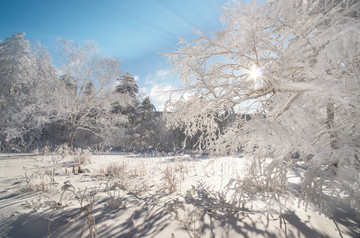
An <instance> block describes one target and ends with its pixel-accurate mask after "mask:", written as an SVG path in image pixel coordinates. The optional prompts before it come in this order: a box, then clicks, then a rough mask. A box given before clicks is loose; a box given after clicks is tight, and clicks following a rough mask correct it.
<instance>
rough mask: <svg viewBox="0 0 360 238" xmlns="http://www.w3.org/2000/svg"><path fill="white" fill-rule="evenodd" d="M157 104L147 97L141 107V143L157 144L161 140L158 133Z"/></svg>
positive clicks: (141, 145) (144, 144)
mask: <svg viewBox="0 0 360 238" xmlns="http://www.w3.org/2000/svg"><path fill="white" fill-rule="evenodd" d="M155 112H156V109H155V106H154V105H153V104H152V103H151V101H150V98H149V97H146V98H145V99H144V100H143V101H142V102H141V105H140V107H139V119H140V121H139V128H138V132H139V135H140V138H139V145H140V147H143V146H156V144H157V143H158V141H159V138H157V135H156V126H157V125H156V120H155Z"/></svg>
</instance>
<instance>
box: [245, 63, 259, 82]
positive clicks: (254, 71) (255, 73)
mask: <svg viewBox="0 0 360 238" xmlns="http://www.w3.org/2000/svg"><path fill="white" fill-rule="evenodd" d="M248 74H249V78H250V79H253V80H257V79H258V78H260V77H261V76H263V74H262V70H261V68H259V67H258V66H257V65H256V64H254V65H253V66H251V69H250V70H249V71H248Z"/></svg>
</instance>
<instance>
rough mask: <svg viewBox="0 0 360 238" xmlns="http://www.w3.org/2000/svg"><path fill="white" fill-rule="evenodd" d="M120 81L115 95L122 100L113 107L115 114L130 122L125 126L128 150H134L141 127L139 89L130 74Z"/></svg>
mask: <svg viewBox="0 0 360 238" xmlns="http://www.w3.org/2000/svg"><path fill="white" fill-rule="evenodd" d="M118 81H119V84H118V85H117V86H116V88H115V94H117V95H120V100H119V101H118V103H116V104H115V105H114V106H113V113H115V114H122V115H124V116H126V117H127V120H128V121H127V123H126V124H125V131H126V132H125V133H126V136H127V142H126V144H127V145H128V146H129V147H130V148H128V149H132V147H133V146H137V140H138V137H139V135H138V133H137V130H138V126H139V118H138V109H139V99H138V97H137V94H138V93H139V87H138V85H137V83H136V80H135V78H134V77H133V76H132V75H131V74H130V73H126V74H124V75H123V76H122V77H120V79H119V80H118ZM124 102H126V103H124Z"/></svg>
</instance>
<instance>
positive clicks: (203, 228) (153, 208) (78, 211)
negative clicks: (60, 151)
mask: <svg viewBox="0 0 360 238" xmlns="http://www.w3.org/2000/svg"><path fill="white" fill-rule="evenodd" d="M78 158H79V157H78ZM81 159H82V160H83V161H85V162H84V165H81V170H83V171H82V172H83V173H78V167H77V162H74V159H73V157H69V156H67V157H64V158H63V157H61V156H54V155H52V156H51V155H48V156H40V155H35V154H12V155H11V156H10V157H9V155H8V154H0V237H4V238H5V237H27V238H31V237H37V238H38V237H80V236H82V237H88V236H90V237H91V235H92V236H93V237H165V238H174V237H175V238H179V237H194V238H195V237H340V236H339V232H338V231H337V227H336V226H335V223H334V222H333V221H332V220H331V219H329V218H327V217H325V216H324V215H323V214H320V213H319V212H317V211H316V210H315V208H311V209H308V210H307V211H306V212H305V210H304V208H303V207H302V206H300V207H298V203H297V202H296V200H295V198H294V201H288V207H289V210H287V211H286V212H284V215H283V216H282V217H283V219H279V215H278V213H277V212H276V209H274V210H270V214H271V215H270V216H269V217H268V219H267V214H268V211H269V208H268V207H267V206H266V204H265V203H264V202H262V201H260V200H259V201H249V204H248V205H247V204H245V206H240V207H239V206H235V205H234V204H235V203H234V202H233V201H232V200H231V198H232V195H233V194H234V191H232V190H231V189H230V187H229V186H227V185H228V184H229V181H234V179H239V178H240V179H241V177H242V176H243V175H244V170H245V168H246V164H247V160H246V158H242V157H201V156H190V155H173V156H171V155H166V156H165V155H158V156H157V157H151V156H149V155H144V156H138V155H133V154H115V153H114V154H92V155H85V156H83V157H82V158H81ZM52 165H55V166H52ZM53 167H54V168H56V173H55V174H54V182H51V179H52V176H51V168H53ZM335 219H336V221H337V223H338V225H339V228H340V230H341V232H342V234H343V235H344V237H357V235H358V234H360V228H359V224H360V222H359V220H358V219H356V218H355V216H353V215H351V214H350V213H348V212H345V211H343V210H341V209H339V210H338V211H336V212H335Z"/></svg>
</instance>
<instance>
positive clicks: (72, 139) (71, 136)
mask: <svg viewBox="0 0 360 238" xmlns="http://www.w3.org/2000/svg"><path fill="white" fill-rule="evenodd" d="M75 133H76V127H75V126H73V127H72V128H71V132H70V137H69V141H68V146H69V147H70V148H71V147H72V146H73V141H74V137H75Z"/></svg>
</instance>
